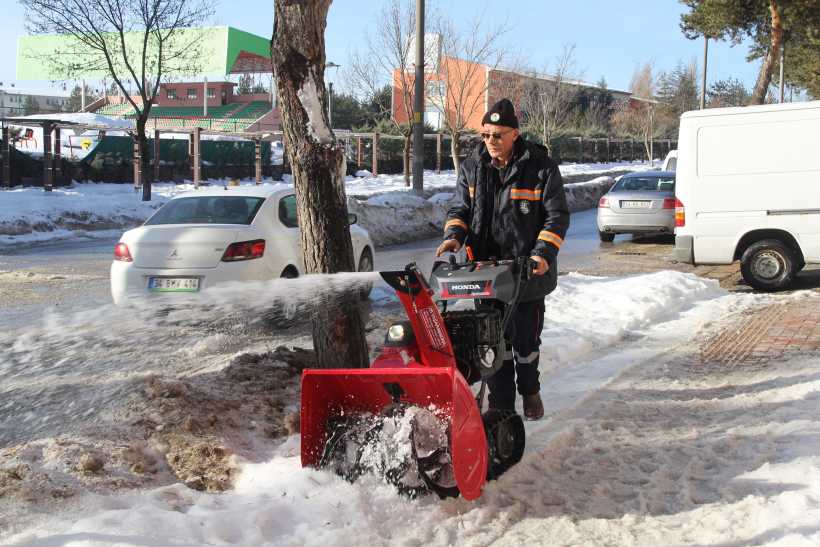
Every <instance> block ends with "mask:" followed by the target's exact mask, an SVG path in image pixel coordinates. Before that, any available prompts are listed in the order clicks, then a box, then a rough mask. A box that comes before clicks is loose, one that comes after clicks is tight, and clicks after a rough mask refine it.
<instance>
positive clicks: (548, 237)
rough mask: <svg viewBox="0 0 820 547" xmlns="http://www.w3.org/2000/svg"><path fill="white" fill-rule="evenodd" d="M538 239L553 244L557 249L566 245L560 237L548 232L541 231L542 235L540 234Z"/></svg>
mask: <svg viewBox="0 0 820 547" xmlns="http://www.w3.org/2000/svg"><path fill="white" fill-rule="evenodd" d="M538 239H540V240H541V241H546V242H547V243H552V244H553V245H555V247H556V248H557V249H560V248H561V245H563V244H564V240H563V239H562V238H561V237H560V236H558V235H556V234H553V233H552V232H549V231H547V230H541V233H540V234H538Z"/></svg>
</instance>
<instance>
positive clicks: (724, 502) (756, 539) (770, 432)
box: [3, 272, 820, 546]
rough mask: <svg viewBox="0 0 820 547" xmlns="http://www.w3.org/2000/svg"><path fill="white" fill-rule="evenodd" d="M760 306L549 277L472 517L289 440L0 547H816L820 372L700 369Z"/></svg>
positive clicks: (112, 498)
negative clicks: (519, 403) (217, 479)
mask: <svg viewBox="0 0 820 547" xmlns="http://www.w3.org/2000/svg"><path fill="white" fill-rule="evenodd" d="M374 292H375V294H376V295H379V298H382V297H383V296H384V292H383V291H381V290H377V291H374ZM773 298H775V297H772V296H759V295H749V294H733V293H727V292H726V291H724V290H722V289H721V288H719V286H718V285H717V283H716V282H713V281H710V280H704V279H701V278H698V277H695V276H692V275H689V274H682V273H677V272H660V273H655V274H649V275H640V276H634V277H626V278H594V277H588V276H583V275H576V274H570V275H569V276H565V277H562V278H561V282H560V283H559V288H558V289H557V291H556V292H555V293H554V294H553V295H551V296H550V297H549V298H548V299H547V311H546V320H545V328H544V331H543V332H542V364H541V371H542V396H543V398H544V400H545V403H546V410H547V415H546V417H545V419H544V420H542V421H538V422H529V423H527V438H528V440H527V450H526V453H525V456H524V459H523V460H522V462H521V463H519V464H518V465H517V466H515V467H514V468H513V469H512V470H510V471H509V472H508V473H506V474H505V475H504V476H502V477H501V479H500V480H498V481H494V482H491V483H489V484H488V485H487V486H486V488H485V491H484V493H483V495H482V497H481V498H480V499H478V500H477V501H474V502H467V501H465V500H463V499H457V500H447V501H440V500H438V499H437V498H435V497H433V496H426V497H422V498H420V499H417V500H410V499H406V498H404V497H402V496H400V495H399V494H397V493H396V491H395V490H394V488H393V487H391V486H389V485H387V484H384V483H383V482H381V481H380V480H379V479H377V478H375V477H366V478H364V479H361V480H359V481H358V482H356V483H354V484H349V483H347V482H345V481H344V480H342V479H340V478H338V477H336V476H334V475H332V474H329V473H327V472H323V471H316V470H312V469H302V468H301V467H300V464H299V457H298V452H299V438H298V435H296V436H291V437H288V438H287V439H286V440H285V441H284V442H283V443H282V444H281V446H280V447H279V448H278V449H277V451H276V454H274V455H273V457H270V458H267V459H266V460H265V461H262V462H258V463H248V462H245V463H243V464H242V465H241V475H240V477H239V479H238V481H237V482H236V484H235V488H234V489H233V490H231V491H228V492H225V493H221V494H209V493H203V492H197V491H194V490H191V489H189V488H187V487H185V486H183V485H181V484H176V485H170V486H166V487H163V488H159V489H153V490H145V491H131V492H127V493H122V494H117V495H85V496H80V497H77V498H75V499H73V500H69V501H66V502H65V504H66V506H68V507H69V509H67V510H64V511H63V512H61V513H56V514H55V512H54V511H48V512H46V513H44V514H42V516H41V517H40V518H39V519H37V520H36V521H33V522H31V523H30V524H29V525H27V526H26V527H25V529H24V530H19V529H17V530H15V532H14V535H12V536H10V537H7V538H5V539H4V541H3V543H10V544H30V545H68V544H70V545H78V546H79V545H83V546H86V545H134V544H139V545H145V546H165V545H206V544H207V545H354V544H355V545H453V544H457V545H488V544H493V545H521V544H529V545H543V544H550V545H645V546H656V545H684V544H688V545H704V544H713V545H717V544H720V545H745V544H773V545H816V544H817V543H818V541H820V528H818V525H817V522H819V521H820V505H818V501H817V500H818V499H820V456H818V455H817V454H819V453H820V451H819V450H818V449H820V442H818V440H817V439H818V438H819V437H818V434H820V420H818V418H817V412H816V401H817V393H818V390H820V380H818V377H820V364H818V363H816V362H814V363H813V362H800V361H793V362H789V363H782V364H772V365H770V366H767V367H763V368H758V369H753V370H749V369H742V368H740V367H739V368H737V369H729V370H724V369H721V370H710V369H708V367H705V366H704V365H702V364H701V363H699V361H698V359H697V356H698V353H697V348H698V345H699V343H700V342H701V339H702V338H704V337H705V336H707V335H708V334H709V333H714V332H716V329H718V328H720V327H721V326H724V325H726V324H727V322H728V321H730V320H736V319H737V318H738V317H742V314H744V313H746V312H748V311H750V310H753V309H755V308H757V307H759V306H762V305H766V304H768V303H770V302H772V301H773V300H772V299H773ZM778 298H787V299H808V298H817V295H816V294H811V293H795V294H793V295H791V296H786V297H782V296H781V297H778ZM231 301H235V299H233V298H231ZM37 509H39V510H41V511H42V510H44V508H43V507H39V508H37Z"/></svg>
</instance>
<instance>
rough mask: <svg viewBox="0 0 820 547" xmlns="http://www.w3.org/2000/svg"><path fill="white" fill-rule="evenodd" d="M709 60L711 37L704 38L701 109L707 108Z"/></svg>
mask: <svg viewBox="0 0 820 547" xmlns="http://www.w3.org/2000/svg"><path fill="white" fill-rule="evenodd" d="M708 60H709V37H708V36H706V35H704V36H703V78H701V81H700V109H701V110H703V109H704V108H706V63H707V62H708Z"/></svg>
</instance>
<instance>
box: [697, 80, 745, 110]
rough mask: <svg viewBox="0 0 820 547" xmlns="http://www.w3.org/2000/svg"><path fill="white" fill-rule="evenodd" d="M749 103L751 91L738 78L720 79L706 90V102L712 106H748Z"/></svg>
mask: <svg viewBox="0 0 820 547" xmlns="http://www.w3.org/2000/svg"><path fill="white" fill-rule="evenodd" d="M748 103H749V91H748V90H747V89H746V87H745V86H744V85H743V82H741V81H740V80H738V79H735V78H728V79H725V80H718V81H717V82H714V83H713V84H712V85H710V86H709V89H708V90H707V91H706V104H707V105H708V106H709V107H710V108H713V107H715V108H717V107H724V106H746V105H747V104H748Z"/></svg>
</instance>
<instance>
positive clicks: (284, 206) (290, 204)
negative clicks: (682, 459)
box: [279, 194, 299, 228]
mask: <svg viewBox="0 0 820 547" xmlns="http://www.w3.org/2000/svg"><path fill="white" fill-rule="evenodd" d="M279 220H280V221H281V222H282V224H284V225H285V226H287V227H288V228H298V227H299V221H298V219H297V218H296V195H294V194H291V195H289V196H285V197H283V198H282V199H280V200H279Z"/></svg>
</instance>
